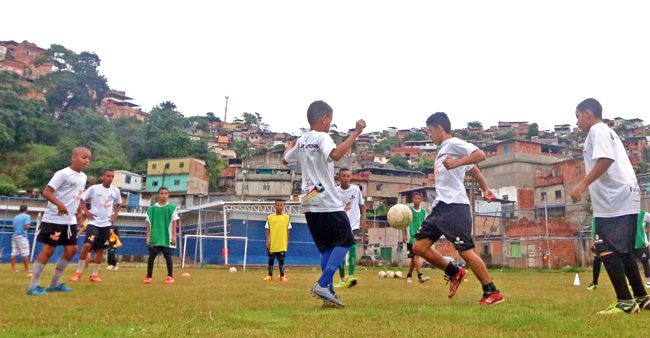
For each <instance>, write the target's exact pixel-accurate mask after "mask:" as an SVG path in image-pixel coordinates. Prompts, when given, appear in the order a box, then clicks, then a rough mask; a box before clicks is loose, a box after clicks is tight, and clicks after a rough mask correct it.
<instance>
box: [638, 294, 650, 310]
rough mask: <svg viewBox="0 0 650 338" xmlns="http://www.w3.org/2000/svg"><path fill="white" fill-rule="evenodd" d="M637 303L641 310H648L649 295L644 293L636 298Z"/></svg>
mask: <svg viewBox="0 0 650 338" xmlns="http://www.w3.org/2000/svg"><path fill="white" fill-rule="evenodd" d="M636 302H637V304H639V308H640V309H641V310H650V296H648V295H645V296H643V297H639V298H637V299H636Z"/></svg>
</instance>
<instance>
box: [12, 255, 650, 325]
mask: <svg viewBox="0 0 650 338" xmlns="http://www.w3.org/2000/svg"><path fill="white" fill-rule="evenodd" d="M164 270H165V269H164V267H162V266H157V267H156V268H155V269H154V283H153V284H151V285H143V284H142V279H143V277H144V274H145V270H144V268H127V267H124V268H121V269H120V270H118V271H116V272H111V271H102V274H101V276H102V278H103V279H104V282H102V283H101V284H92V283H90V282H88V279H87V277H88V276H87V275H85V276H84V277H83V278H82V280H81V281H80V282H77V283H67V285H70V286H71V287H73V288H74V291H73V292H71V293H65V294H64V293H51V294H48V295H45V296H26V295H25V294H24V292H25V287H26V284H27V278H26V277H25V275H24V274H23V273H12V272H11V271H10V270H9V267H8V265H6V264H5V265H2V266H1V267H0V276H1V279H0V286H1V287H0V290H2V296H3V297H2V305H1V306H0V336H2V337H25V336H82V337H109V336H120V337H125V336H126V337H129V336H150V337H178V336H184V337H192V336H193V337H224V336H226V337H251V336H264V337H267V336H277V337H294V336H307V337H328V336H332V337H335V336H338V337H369V336H372V337H389V336H401V337H418V336H423V337H424V336H428V337H433V336H452V337H453V336H463V337H478V336H481V337H485V336H501V337H504V336H506V337H524V336H545V337H560V336H583V337H594V336H612V337H614V336H616V337H648V336H649V335H650V333H649V332H650V331H649V329H650V311H644V312H642V313H641V314H640V315H634V316H630V315H619V316H613V317H603V316H598V315H596V312H597V311H599V310H603V309H605V308H606V307H607V306H608V305H609V304H610V303H611V302H612V300H614V293H613V289H612V287H611V286H610V285H609V282H608V281H607V276H606V275H603V276H602V277H601V280H602V282H601V284H602V285H601V287H600V288H599V289H598V290H596V291H593V292H589V291H586V290H585V289H584V287H585V286H586V285H585V284H586V283H587V282H588V281H589V280H590V276H591V274H590V273H581V274H580V279H581V281H582V282H583V283H582V284H583V285H581V286H580V287H575V286H573V285H572V284H573V279H574V276H575V274H574V273H565V272H550V273H548V272H535V271H506V272H499V271H492V274H493V276H494V279H495V282H496V284H497V286H498V287H499V288H500V289H501V290H502V291H503V294H504V296H505V298H506V301H505V302H504V303H502V304H499V305H495V306H492V307H481V306H478V305H476V302H477V301H478V300H479V298H480V295H481V293H480V287H479V283H478V282H477V281H476V279H475V278H474V277H473V276H471V275H470V277H469V279H468V281H467V282H466V283H463V285H462V286H461V288H460V289H459V291H458V294H457V295H456V297H455V298H454V299H452V300H449V299H447V292H448V288H447V286H446V285H445V283H444V281H443V279H442V272H439V271H435V270H426V273H427V274H428V275H429V276H431V277H432V279H431V280H430V281H429V282H427V283H426V284H424V285H420V284H418V283H417V282H416V283H415V284H412V285H407V284H406V282H405V280H404V279H379V278H377V272H378V270H367V271H365V270H363V269H362V270H361V271H359V273H358V277H359V279H360V282H359V285H358V286H356V287H354V288H350V289H342V290H340V291H337V292H338V294H339V295H340V296H341V298H342V300H343V302H344V303H345V304H346V305H347V307H346V308H344V309H332V308H321V306H320V305H321V303H320V301H318V300H316V299H314V298H312V297H311V295H310V294H309V291H308V290H309V288H310V287H311V285H312V284H313V283H314V281H315V279H316V278H317V277H318V275H319V273H318V271H316V270H315V269H311V268H303V269H296V268H294V269H289V271H288V272H287V277H288V278H289V282H288V283H282V284H281V283H279V282H277V281H273V282H271V283H265V282H262V281H261V279H262V278H263V277H264V276H265V270H264V269H249V270H248V271H246V272H242V271H241V269H240V271H238V272H236V273H229V272H228V271H227V270H226V269H186V270H180V269H177V270H176V276H177V282H176V283H175V284H173V285H163V284H162V279H163V277H164ZM276 270H277V269H276ZM183 271H188V272H190V273H191V275H192V276H191V277H182V276H181V273H182V272H183ZM402 271H404V270H402ZM52 272H53V268H52V265H51V264H50V265H48V268H47V269H46V271H45V272H44V274H43V278H42V281H47V282H49V278H50V277H51V275H52ZM72 272H73V269H72V266H71V267H70V268H68V270H67V273H66V276H65V277H66V278H69V277H70V274H71V273H72ZM337 279H338V276H337ZM44 284H45V283H42V285H44ZM44 286H45V285H44Z"/></svg>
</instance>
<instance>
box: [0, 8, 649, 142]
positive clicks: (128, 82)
mask: <svg viewBox="0 0 650 338" xmlns="http://www.w3.org/2000/svg"><path fill="white" fill-rule="evenodd" d="M649 7H650V5H648V4H647V2H644V1H637V2H632V1H549V0H545V1H405V0H403V1H391V2H388V1H377V0H374V1H349V0H348V1H322V2H321V1H304V0H303V1H242V0H240V1H210V2H204V1H200V2H199V1H156V2H150V1H146V2H145V1H124V0H111V1H29V0H26V1H10V2H6V3H3V4H2V13H3V15H2V20H1V23H0V27H2V28H1V29H0V40H16V41H22V40H28V41H31V42H34V43H36V44H38V45H39V46H41V47H47V46H49V45H50V44H52V43H57V44H61V45H64V46H65V47H67V48H69V49H72V50H74V51H76V52H81V51H84V50H87V51H92V52H95V53H96V54H98V55H99V57H100V58H101V60H102V65H101V68H100V71H101V73H102V74H103V75H105V76H106V77H107V78H108V81H109V85H110V86H111V88H114V89H118V90H125V91H126V92H127V95H129V96H131V97H133V98H134V99H135V101H134V102H135V103H137V104H140V105H141V106H142V108H143V109H145V110H149V109H151V108H152V107H153V106H155V105H156V104H158V103H160V102H162V101H164V100H171V101H173V102H175V103H176V104H177V105H178V107H179V109H180V111H182V112H183V113H184V114H185V115H186V116H189V115H203V114H205V113H206V112H209V111H212V112H214V113H215V114H217V116H220V117H222V118H223V112H224V105H225V99H224V97H225V96H229V97H230V100H229V105H228V120H229V121H231V120H232V118H233V117H235V116H238V115H241V113H242V112H258V113H260V114H261V115H262V117H263V119H264V120H265V121H266V122H267V123H269V124H270V125H271V129H272V130H274V131H287V132H297V131H298V129H299V128H300V127H306V126H307V122H306V110H307V106H308V105H309V103H311V102H312V101H313V100H316V99H322V100H325V101H326V102H328V103H329V104H330V105H331V106H332V107H333V108H334V123H336V124H337V125H338V126H339V129H341V130H342V129H347V128H353V127H354V121H356V120H357V119H359V118H364V119H365V120H366V122H367V124H368V129H367V130H370V131H372V130H381V129H384V128H385V127H388V126H395V127H398V128H407V127H421V126H423V125H424V121H425V120H426V118H427V116H428V115H429V114H431V113H433V112H436V111H444V112H447V113H448V114H449V115H450V118H451V120H452V127H453V128H462V127H465V126H466V123H467V121H472V120H479V121H481V122H483V125H484V126H485V127H487V126H490V125H495V124H496V123H497V121H522V120H523V121H530V122H538V123H539V124H540V127H541V129H551V128H552V127H553V125H554V124H558V123H571V124H572V125H575V116H574V111H575V106H576V105H577V104H578V103H579V102H580V101H581V100H582V99H584V98H587V97H595V98H597V99H598V100H600V101H601V103H602V104H603V107H604V116H605V117H609V118H613V117H616V116H621V117H624V118H632V117H639V118H642V119H644V120H646V123H648V122H650V121H649V120H650V115H649V114H648V104H647V102H648V95H649V94H650V36H649V35H650V20H648V13H650V11H649Z"/></svg>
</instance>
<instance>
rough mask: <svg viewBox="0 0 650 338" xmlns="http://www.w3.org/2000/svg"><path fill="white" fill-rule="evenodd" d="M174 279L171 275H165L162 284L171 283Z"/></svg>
mask: <svg viewBox="0 0 650 338" xmlns="http://www.w3.org/2000/svg"><path fill="white" fill-rule="evenodd" d="M175 281H176V279H175V278H174V277H172V276H167V278H165V280H164V281H163V284H172V283H174V282H175Z"/></svg>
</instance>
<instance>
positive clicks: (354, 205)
mask: <svg viewBox="0 0 650 338" xmlns="http://www.w3.org/2000/svg"><path fill="white" fill-rule="evenodd" d="M350 180H352V171H350V169H348V168H341V169H339V183H341V184H340V185H338V186H336V191H338V192H339V194H340V195H341V201H342V202H343V210H344V211H345V213H346V214H347V215H348V219H349V220H350V227H351V228H352V235H353V236H355V237H356V236H357V234H358V233H359V231H360V229H361V227H364V228H365V227H366V208H365V207H364V202H363V195H362V194H361V189H359V187H358V186H356V185H351V184H350ZM356 262H357V243H356V241H355V243H354V244H352V246H351V247H350V250H349V251H348V276H347V278H346V276H345V262H343V264H341V268H340V269H339V274H340V277H341V282H340V283H338V284H336V285H334V287H335V288H340V287H348V288H350V287H353V286H355V285H357V283H358V280H357V278H356V277H355V276H354V272H355V268H356V266H355V264H356Z"/></svg>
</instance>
